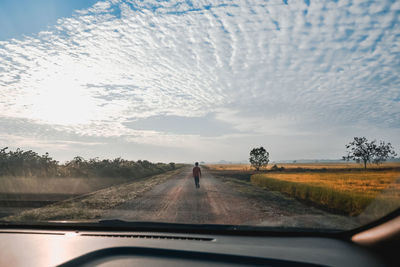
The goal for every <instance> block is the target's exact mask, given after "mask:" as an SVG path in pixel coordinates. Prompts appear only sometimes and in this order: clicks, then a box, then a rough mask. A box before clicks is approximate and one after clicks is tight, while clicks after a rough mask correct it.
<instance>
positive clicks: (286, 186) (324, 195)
mask: <svg viewBox="0 0 400 267" xmlns="http://www.w3.org/2000/svg"><path fill="white" fill-rule="evenodd" d="M251 182H252V183H253V184H255V185H258V186H261V187H266V188H268V189H271V190H275V191H280V192H282V193H285V194H288V195H290V196H292V197H295V198H297V199H300V200H304V201H308V202H312V203H314V204H316V205H318V206H322V207H324V208H327V209H330V210H334V211H340V212H343V213H345V214H348V215H353V216H354V215H359V214H360V213H361V212H363V211H364V210H365V209H366V207H367V206H368V205H369V204H371V202H372V201H373V200H375V199H376V198H377V197H378V196H379V198H380V199H381V200H383V201H385V202H386V207H385V208H387V209H392V210H393V209H394V208H396V207H398V206H399V205H400V172H399V171H398V170H394V171H390V170H389V171H386V170H385V171H368V170H367V171H359V172H346V171H337V172H335V171H330V172H301V173H272V172H271V173H264V174H254V175H252V176H251Z"/></svg>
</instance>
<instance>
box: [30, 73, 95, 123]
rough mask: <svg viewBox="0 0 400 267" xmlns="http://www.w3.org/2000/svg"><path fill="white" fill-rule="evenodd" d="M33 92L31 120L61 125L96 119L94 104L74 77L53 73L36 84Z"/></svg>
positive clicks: (93, 100) (92, 99)
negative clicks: (34, 92) (35, 89)
mask: <svg viewBox="0 0 400 267" xmlns="http://www.w3.org/2000/svg"><path fill="white" fill-rule="evenodd" d="M37 87H38V88H37V91H36V92H38V93H36V94H34V95H32V99H31V109H30V111H31V114H30V117H33V119H37V120H41V121H45V122H48V123H54V124H61V125H76V124H86V123H89V122H90V121H91V120H93V119H96V118H95V116H96V109H97V106H96V103H95V99H94V98H93V97H91V96H90V95H89V94H88V92H87V91H86V90H85V88H84V87H83V86H82V85H80V84H79V83H78V82H77V81H76V79H74V78H73V77H71V76H64V75H62V74H56V75H52V76H51V77H49V78H47V79H45V80H44V81H42V82H41V83H39V84H38V85H37Z"/></svg>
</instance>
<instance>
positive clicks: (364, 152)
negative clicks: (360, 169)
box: [343, 137, 396, 169]
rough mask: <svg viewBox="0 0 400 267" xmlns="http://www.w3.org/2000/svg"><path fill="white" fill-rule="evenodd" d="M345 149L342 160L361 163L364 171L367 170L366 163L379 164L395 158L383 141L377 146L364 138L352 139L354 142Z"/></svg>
mask: <svg viewBox="0 0 400 267" xmlns="http://www.w3.org/2000/svg"><path fill="white" fill-rule="evenodd" d="M346 149H347V155H346V156H344V157H343V160H347V161H349V160H355V161H356V162H362V163H363V164H364V169H366V168H367V163H371V162H373V163H376V164H379V163H381V162H383V161H386V160H387V159H388V158H390V157H395V156H396V153H395V152H394V149H393V147H392V145H391V144H390V143H387V144H386V143H385V142H384V141H380V144H379V145H377V144H376V140H373V141H371V142H369V141H368V139H367V138H366V137H354V140H353V141H351V142H350V143H349V144H347V145H346Z"/></svg>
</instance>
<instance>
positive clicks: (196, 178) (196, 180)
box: [194, 176, 200, 188]
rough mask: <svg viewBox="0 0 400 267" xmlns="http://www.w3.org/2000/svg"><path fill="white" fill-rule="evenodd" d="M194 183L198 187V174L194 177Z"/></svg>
mask: <svg viewBox="0 0 400 267" xmlns="http://www.w3.org/2000/svg"><path fill="white" fill-rule="evenodd" d="M194 183H195V184H196V188H199V187H200V179H199V176H195V177H194Z"/></svg>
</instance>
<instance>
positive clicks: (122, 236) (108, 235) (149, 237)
mask: <svg viewBox="0 0 400 267" xmlns="http://www.w3.org/2000/svg"><path fill="white" fill-rule="evenodd" d="M80 236H97V237H116V238H141V239H158V240H160V239H168V240H171V239H172V240H190V241H215V239H214V238H209V237H191V236H170V235H130V234H121V235H118V234H80Z"/></svg>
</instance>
